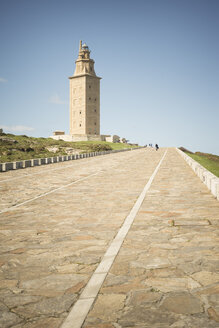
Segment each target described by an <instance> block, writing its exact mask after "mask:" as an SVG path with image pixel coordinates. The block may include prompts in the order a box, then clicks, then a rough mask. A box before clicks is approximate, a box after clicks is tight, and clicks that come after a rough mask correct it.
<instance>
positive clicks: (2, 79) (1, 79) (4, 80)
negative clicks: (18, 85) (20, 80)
mask: <svg viewBox="0 0 219 328" xmlns="http://www.w3.org/2000/svg"><path fill="white" fill-rule="evenodd" d="M0 82H2V83H6V82H8V80H6V79H4V78H3V77H0Z"/></svg>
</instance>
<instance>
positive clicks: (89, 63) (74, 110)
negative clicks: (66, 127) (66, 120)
mask: <svg viewBox="0 0 219 328" xmlns="http://www.w3.org/2000/svg"><path fill="white" fill-rule="evenodd" d="M69 79H70V134H71V135H76V134H77V135H78V134H80V135H100V79H101V78H100V77H98V76H96V74H95V71H94V61H93V60H92V59H90V51H89V48H88V47H87V45H83V46H82V43H81V41H80V47H79V55H78V59H77V60H76V69H75V73H74V75H73V76H72V77H70V78H69Z"/></svg>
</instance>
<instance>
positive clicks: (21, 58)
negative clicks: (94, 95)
mask: <svg viewBox="0 0 219 328" xmlns="http://www.w3.org/2000/svg"><path fill="white" fill-rule="evenodd" d="M218 34H219V1H217V0H144V1H143V0H135V1H134V0H133V1H129V0H126V1H125V0H117V1H114V0H111V1H104V0H101V1H99V0H93V1H87V0H83V1H81V2H80V1H74V0H37V1H36V0H19V1H18V0H0V44H1V52H0V126H3V127H4V128H5V131H11V132H13V133H15V134H27V135H30V136H43V137H47V136H50V135H51V134H52V131H54V130H57V129H58V130H65V132H66V133H69V80H68V77H69V76H71V75H72V74H73V72H74V68H75V60H76V58H77V55H78V45H79V40H80V39H82V40H83V41H84V42H86V43H87V44H88V46H89V48H90V49H91V57H92V58H93V59H94V60H95V70H96V74H97V75H98V76H101V77H102V78H103V79H102V80H101V133H102V134H118V135H120V136H122V137H126V138H127V139H129V140H130V141H131V142H138V143H140V144H142V145H143V144H146V143H147V144H148V143H153V144H154V143H158V144H159V145H160V146H169V147H170V146H184V147H186V148H188V149H191V150H193V151H198V150H199V151H204V152H211V153H215V154H219V62H218V60H219V42H218V41H219V40H218V39H219V37H218ZM7 127H8V128H7Z"/></svg>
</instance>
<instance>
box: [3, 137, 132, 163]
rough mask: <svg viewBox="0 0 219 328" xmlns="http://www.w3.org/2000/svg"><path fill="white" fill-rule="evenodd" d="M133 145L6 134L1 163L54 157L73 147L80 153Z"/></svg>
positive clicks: (65, 153) (117, 148)
mask: <svg viewBox="0 0 219 328" xmlns="http://www.w3.org/2000/svg"><path fill="white" fill-rule="evenodd" d="M47 147H55V148H57V152H53V151H51V150H48V149H47ZM132 147H133V146H132V145H128V144H122V143H121V144H120V143H111V142H105V141H79V142H66V141H63V140H54V139H52V138H34V137H27V136H25V135H19V136H18V135H14V134H5V133H3V134H2V135H0V163H5V162H13V161H18V160H25V159H31V158H44V157H53V156H58V155H67V154H68V149H67V148H72V149H74V150H76V151H78V152H80V153H83V152H93V151H104V150H112V149H113V150H114V149H115V150H119V149H124V148H132Z"/></svg>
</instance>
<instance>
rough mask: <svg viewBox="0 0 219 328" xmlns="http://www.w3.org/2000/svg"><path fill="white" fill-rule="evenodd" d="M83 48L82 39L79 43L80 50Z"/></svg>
mask: <svg viewBox="0 0 219 328" xmlns="http://www.w3.org/2000/svg"><path fill="white" fill-rule="evenodd" d="M81 49H82V40H80V43H79V51H81Z"/></svg>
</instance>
